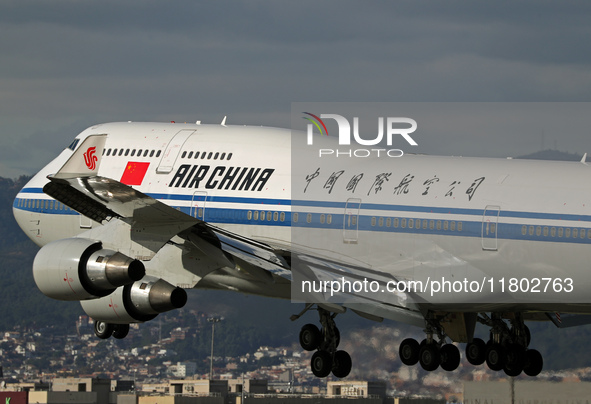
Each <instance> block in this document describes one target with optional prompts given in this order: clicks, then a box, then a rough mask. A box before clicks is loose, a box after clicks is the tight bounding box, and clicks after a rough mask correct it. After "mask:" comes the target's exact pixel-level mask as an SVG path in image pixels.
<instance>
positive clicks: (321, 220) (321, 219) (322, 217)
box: [320, 213, 326, 224]
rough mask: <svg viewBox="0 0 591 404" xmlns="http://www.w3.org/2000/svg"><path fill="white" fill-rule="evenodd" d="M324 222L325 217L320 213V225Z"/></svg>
mask: <svg viewBox="0 0 591 404" xmlns="http://www.w3.org/2000/svg"><path fill="white" fill-rule="evenodd" d="M324 222H326V216H325V215H324V213H322V214H321V215H320V224H324Z"/></svg>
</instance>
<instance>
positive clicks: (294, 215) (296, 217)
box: [292, 212, 298, 223]
mask: <svg viewBox="0 0 591 404" xmlns="http://www.w3.org/2000/svg"><path fill="white" fill-rule="evenodd" d="M292 217H293V221H294V223H297V222H298V212H295V213H294V214H293V215H292Z"/></svg>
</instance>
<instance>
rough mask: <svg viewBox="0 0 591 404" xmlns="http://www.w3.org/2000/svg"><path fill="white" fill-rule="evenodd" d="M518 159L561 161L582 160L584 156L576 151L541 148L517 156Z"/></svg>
mask: <svg viewBox="0 0 591 404" xmlns="http://www.w3.org/2000/svg"><path fill="white" fill-rule="evenodd" d="M515 158H517V159H532V160H559V161H581V159H582V158H583V156H582V155H581V154H576V153H568V152H562V151H558V150H550V149H548V150H541V151H539V152H535V153H531V154H527V155H525V156H519V157H515Z"/></svg>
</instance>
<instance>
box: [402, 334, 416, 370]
mask: <svg viewBox="0 0 591 404" xmlns="http://www.w3.org/2000/svg"><path fill="white" fill-rule="evenodd" d="M420 349H421V347H420V345H419V343H418V342H417V340H416V339H414V338H407V339H405V340H404V341H402V342H401V343H400V347H399V348H398V355H400V360H401V361H402V363H404V364H405V365H406V366H414V365H416V364H417V362H418V361H419V351H420Z"/></svg>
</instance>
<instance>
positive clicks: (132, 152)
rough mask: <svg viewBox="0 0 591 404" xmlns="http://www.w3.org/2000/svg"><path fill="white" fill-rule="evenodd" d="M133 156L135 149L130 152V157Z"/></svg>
mask: <svg viewBox="0 0 591 404" xmlns="http://www.w3.org/2000/svg"><path fill="white" fill-rule="evenodd" d="M133 156H135V149H133V150H132V151H131V157H133Z"/></svg>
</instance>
